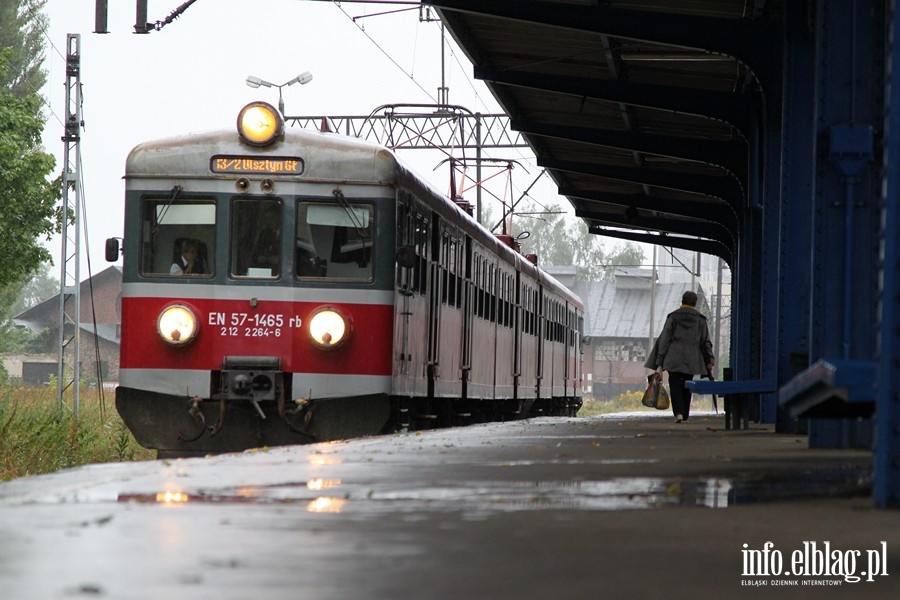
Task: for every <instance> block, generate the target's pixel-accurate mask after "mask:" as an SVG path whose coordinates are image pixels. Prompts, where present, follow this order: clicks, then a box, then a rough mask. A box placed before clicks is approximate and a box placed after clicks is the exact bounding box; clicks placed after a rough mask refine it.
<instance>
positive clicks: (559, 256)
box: [513, 205, 644, 281]
mask: <svg viewBox="0 0 900 600" xmlns="http://www.w3.org/2000/svg"><path fill="white" fill-rule="evenodd" d="M526 231H527V232H528V233H529V235H528V237H525V238H523V239H521V240H520V243H521V244H522V252H524V253H526V254H537V255H538V260H539V261H540V262H539V264H541V265H555V266H562V265H574V266H575V267H576V268H577V278H578V279H579V280H586V281H599V280H603V279H609V278H610V277H611V276H612V272H613V270H614V269H615V267H616V266H634V265H639V264H641V263H642V262H643V260H644V253H643V251H642V250H641V248H640V247H639V246H637V245H635V244H633V243H631V242H629V243H626V244H625V245H624V246H623V247H621V248H618V249H617V250H616V251H614V252H611V253H608V252H607V251H606V249H605V248H604V245H603V241H602V239H601V238H600V237H599V236H596V235H592V234H591V233H590V232H589V231H588V228H587V224H585V222H584V221H583V220H581V219H577V220H575V221H572V220H567V219H566V217H565V214H564V212H563V211H562V210H561V209H560V208H559V207H558V206H557V205H551V206H549V207H548V208H546V209H539V208H537V207H535V206H526V207H523V208H519V209H518V214H517V215H516V216H515V217H514V219H513V235H514V236H517V237H518V236H521V235H522V233H523V232H526Z"/></svg>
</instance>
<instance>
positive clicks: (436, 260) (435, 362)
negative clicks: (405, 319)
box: [426, 213, 444, 398]
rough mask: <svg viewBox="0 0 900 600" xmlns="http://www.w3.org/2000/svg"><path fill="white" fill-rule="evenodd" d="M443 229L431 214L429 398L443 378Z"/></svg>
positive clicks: (439, 221)
mask: <svg viewBox="0 0 900 600" xmlns="http://www.w3.org/2000/svg"><path fill="white" fill-rule="evenodd" d="M442 237H443V235H442V227H441V220H440V217H439V216H438V215H437V214H436V213H432V214H431V240H430V246H431V252H430V255H431V256H430V258H431V260H430V261H429V284H430V285H429V286H428V290H429V303H428V315H429V316H428V360H427V367H426V368H427V375H426V378H427V382H428V397H429V398H434V397H435V385H436V381H437V380H438V379H439V378H440V377H441V365H440V358H441V356H440V351H441V295H442V294H443V290H444V278H443V277H442V276H441V267H442V264H443V260H442V256H441V241H442Z"/></svg>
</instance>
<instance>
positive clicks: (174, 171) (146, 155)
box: [125, 129, 396, 184]
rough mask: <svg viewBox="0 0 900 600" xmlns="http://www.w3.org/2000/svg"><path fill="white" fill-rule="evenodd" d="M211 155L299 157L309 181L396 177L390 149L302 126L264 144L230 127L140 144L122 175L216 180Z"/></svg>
mask: <svg viewBox="0 0 900 600" xmlns="http://www.w3.org/2000/svg"><path fill="white" fill-rule="evenodd" d="M213 156H247V157H252V158H263V159H264V158H266V157H272V158H275V157H278V158H299V159H301V160H303V161H304V163H305V171H306V172H314V173H315V177H312V178H310V179H311V180H323V179H325V180H331V179H333V180H335V181H344V180H350V181H352V180H354V179H356V180H360V181H370V182H371V181H376V182H379V183H384V184H392V183H394V182H395V180H396V166H395V165H396V157H395V156H394V153H393V152H391V150H390V149H388V148H385V147H384V146H381V145H379V144H375V143H372V142H369V141H366V140H360V139H357V138H352V137H347V136H343V135H336V134H331V133H320V132H317V131H309V130H301V129H289V130H287V131H285V134H284V138H283V139H281V140H279V141H278V142H277V143H274V144H272V145H270V146H264V147H257V146H250V145H248V144H245V143H242V142H241V140H240V136H239V135H238V133H237V131H236V130H233V129H232V130H219V131H207V132H199V133H190V134H186V135H180V136H173V137H168V138H162V139H157V140H151V141H147V142H143V143H141V144H138V145H137V146H135V147H134V148H133V149H132V150H131V152H130V153H129V154H128V158H127V160H126V162H125V178H126V179H130V178H140V177H151V178H153V177H209V178H218V177H221V175H217V174H213V173H212V172H211V171H210V169H209V165H210V159H211V157H213ZM348 170H349V174H350V176H349V177H348ZM275 176H276V177H277V175H275ZM226 177H233V174H229V175H227V176H226Z"/></svg>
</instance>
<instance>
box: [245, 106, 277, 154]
mask: <svg viewBox="0 0 900 600" xmlns="http://www.w3.org/2000/svg"><path fill="white" fill-rule="evenodd" d="M237 128H238V133H239V134H240V136H241V139H242V140H244V141H245V142H247V143H248V144H250V145H252V146H267V145H269V144H271V143H272V142H273V141H275V140H276V139H277V138H279V137H281V136H282V135H284V121H283V120H282V118H281V115H280V114H278V111H276V110H275V109H274V108H272V106H271V105H270V104H266V103H265V102H251V103H250V104H248V105H247V106H245V107H244V108H242V109H241V112H240V114H238V120H237Z"/></svg>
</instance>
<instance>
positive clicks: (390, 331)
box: [107, 103, 583, 455]
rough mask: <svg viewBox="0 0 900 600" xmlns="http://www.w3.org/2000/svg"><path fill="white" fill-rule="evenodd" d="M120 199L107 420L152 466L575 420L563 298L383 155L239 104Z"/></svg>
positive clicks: (143, 169) (139, 174) (144, 161)
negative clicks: (169, 459)
mask: <svg viewBox="0 0 900 600" xmlns="http://www.w3.org/2000/svg"><path fill="white" fill-rule="evenodd" d="M125 181H126V195H125V235H124V238H123V240H122V245H121V249H120V248H119V244H118V241H117V240H110V241H108V244H107V254H108V256H107V257H108V258H109V259H110V260H116V259H117V258H118V255H119V254H120V252H121V254H122V256H123V277H124V281H123V297H122V348H121V365H120V386H119V388H118V389H117V393H116V406H117V409H118V410H119V412H120V414H121V415H122V417H123V419H124V421H125V423H126V424H127V425H128V427H129V428H130V429H131V431H132V432H133V433H134V435H135V437H136V439H137V440H138V441H139V443H141V444H142V445H144V446H146V447H148V448H156V449H158V450H159V451H160V454H161V455H179V454H195V453H203V452H222V451H232V450H241V449H245V448H250V447H257V446H263V445H281V444H293V443H305V442H311V441H322V440H331V439H340V438H345V437H350V436H358V435H367V434H377V433H381V432H385V431H390V430H396V429H400V428H410V429H414V428H421V427H431V426H441V425H443V426H447V425H457V424H465V423H470V422H478V421H484V420H490V419H505V418H516V417H522V416H527V415H529V414H558V415H562V414H574V413H575V411H577V409H578V407H579V406H580V403H581V401H580V395H579V386H578V385H577V378H578V377H579V373H578V369H579V365H580V353H581V349H580V342H581V339H580V338H581V336H580V330H581V322H582V315H583V308H582V305H581V303H580V301H579V299H578V298H577V297H576V296H574V295H573V294H572V293H571V292H569V291H568V290H567V289H565V288H564V287H563V286H561V285H559V284H558V283H557V282H555V281H554V280H553V279H552V278H549V277H547V276H546V274H544V273H543V272H541V271H540V270H539V269H537V268H536V266H535V265H533V264H532V263H531V262H529V261H527V260H525V258H524V257H523V256H522V255H521V254H519V253H518V252H516V251H515V250H514V249H513V248H512V247H511V245H512V241H511V240H501V239H497V238H496V237H494V236H492V235H491V234H490V233H489V232H487V231H485V230H484V229H483V228H481V227H480V226H479V225H478V224H477V223H476V222H475V221H474V220H473V219H472V218H471V216H470V215H468V214H467V213H466V211H464V210H463V209H461V208H460V207H459V206H458V205H457V204H456V203H454V202H451V201H450V200H448V199H446V198H445V197H443V196H442V195H441V194H439V193H438V192H436V191H435V190H434V189H433V188H432V187H431V186H430V185H428V184H427V183H426V182H425V181H424V180H422V179H421V178H420V177H418V176H417V175H416V174H414V173H413V172H412V171H411V170H410V169H409V168H407V167H406V166H405V165H404V164H403V163H402V162H401V161H399V160H398V158H397V157H396V156H395V155H394V154H393V152H391V151H390V150H388V149H386V148H384V147H382V146H379V145H376V144H371V143H368V142H364V141H360V140H357V139H353V138H347V137H343V136H339V135H335V134H331V133H320V132H311V131H303V130H296V131H293V130H292V131H288V132H285V131H284V124H283V121H282V120H281V119H280V116H279V114H278V113H277V112H276V111H275V110H274V109H273V108H272V107H271V106H269V105H267V104H265V103H252V104H251V105H248V106H247V107H245V108H244V109H243V110H242V111H241V114H240V116H239V118H238V131H237V132H235V131H220V132H211V133H203V134H191V135H186V136H182V137H177V138H170V139H165V140H159V141H154V142H148V143H144V144H141V145H139V146H137V147H136V148H135V149H134V150H133V151H132V152H131V154H130V155H129V157H128V160H127V162H126V173H125Z"/></svg>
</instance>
